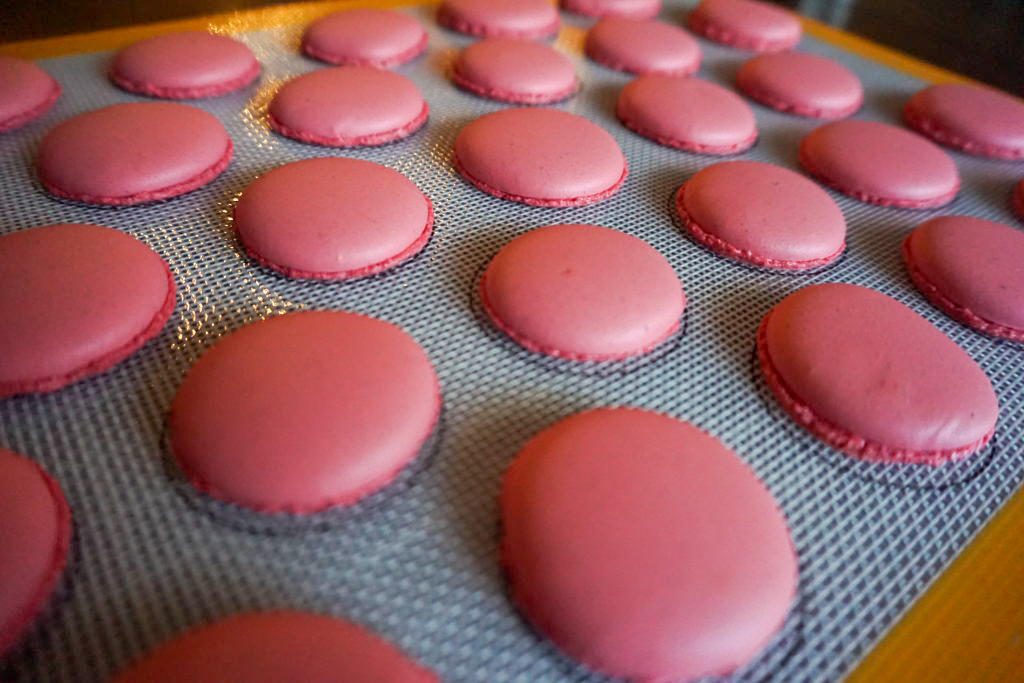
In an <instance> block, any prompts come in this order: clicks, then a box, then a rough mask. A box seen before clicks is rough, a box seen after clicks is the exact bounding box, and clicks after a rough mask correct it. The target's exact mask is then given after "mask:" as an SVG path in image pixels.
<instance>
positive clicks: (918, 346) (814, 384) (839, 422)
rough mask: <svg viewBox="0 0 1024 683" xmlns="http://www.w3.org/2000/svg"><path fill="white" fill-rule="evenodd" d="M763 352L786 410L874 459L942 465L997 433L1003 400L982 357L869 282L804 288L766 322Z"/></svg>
mask: <svg viewBox="0 0 1024 683" xmlns="http://www.w3.org/2000/svg"><path fill="white" fill-rule="evenodd" d="M757 357H758V360H759V362H760V364H761V371H762V372H763V373H764V377H765V380H766V381H767V383H768V386H769V388H770V389H771V391H772V393H774V394H775V397H776V398H777V399H778V401H779V403H780V404H781V405H782V407H783V408H784V409H785V411H786V412H787V413H789V415H790V416H791V417H792V418H793V419H794V420H795V421H796V422H797V423H798V424H800V425H801V426H803V427H804V428H806V429H807V430H808V431H810V432H811V433H812V434H814V435H815V436H817V437H818V438H820V439H821V440H822V441H824V442H825V443H827V444H828V445H830V446H832V447H833V448H837V449H839V450H841V451H844V452H845V453H847V454H849V455H852V456H855V457H858V458H864V459H866V460H876V461H881V462H900V463H914V464H927V465H941V464H942V463H945V462H949V461H952V460H958V459H962V458H965V457H967V456H968V455H970V454H971V453H974V452H975V451H977V450H979V449H980V448H982V447H983V446H985V444H987V443H988V442H989V440H990V439H991V438H992V434H993V431H994V430H995V425H996V419H997V418H998V416H999V404H998V401H997V399H996V394H995V391H993V389H992V384H991V382H989V379H988V377H986V376H985V373H984V371H983V370H982V369H981V368H980V367H978V364H977V363H975V362H974V360H973V359H972V358H971V357H970V356H968V355H967V354H966V353H965V352H964V351H963V349H961V348H960V347H959V346H957V345H956V344H955V343H953V341H952V340H951V339H949V337H947V336H946V335H944V334H942V332H940V331H939V330H938V329H936V328H935V327H933V326H932V325H931V323H929V322H928V321H927V320H925V319H924V318H922V317H921V316H919V315H918V314H917V313H915V312H914V311H913V310H911V309H910V308H908V307H907V306H904V305H903V304H901V303H899V302H898V301H896V300H895V299H891V298H889V297H887V296H886V295H884V294H881V293H879V292H876V291H874V290H872V289H868V288H866V287H858V286H856V285H848V284H841V283H834V282H830V283H826V284H820V285H811V286H809V287H804V288H803V289H801V290H798V291H797V292H795V293H793V294H790V295H789V296H787V297H786V298H785V299H783V300H782V301H781V302H780V303H779V304H778V305H776V306H775V307H774V308H773V309H772V310H771V311H769V312H768V315H766V316H765V318H764V320H763V321H762V322H761V326H760V328H759V330H758V333H757Z"/></svg>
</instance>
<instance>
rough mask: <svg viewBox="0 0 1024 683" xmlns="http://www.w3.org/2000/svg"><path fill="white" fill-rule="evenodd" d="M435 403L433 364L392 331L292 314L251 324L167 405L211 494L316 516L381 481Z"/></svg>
mask: <svg viewBox="0 0 1024 683" xmlns="http://www.w3.org/2000/svg"><path fill="white" fill-rule="evenodd" d="M440 407H441V397H440V388H439V385H438V380H437V375H436V374H435V373H434V369H433V367H432V366H431V364H430V360H429V359H428V358H427V356H426V354H425V353H424V352H423V349H421V348H420V346H419V345H418V344H417V343H416V342H415V341H414V340H413V339H412V337H410V336H409V335H407V334H406V333H405V332H403V331H402V330H401V329H399V328H398V327H396V326H394V325H392V324H390V323H386V322H383V321H381V320H377V319H375V318H370V317H367V316H363V315H357V314H355V313H346V312H338V311H314V312H301V313H291V314H288V315H281V316H275V317H273V318H269V319H267V320H262V321H259V322H256V323H252V324H250V325H247V326H245V327H243V328H241V329H240V330H237V331H235V332H233V333H231V334H229V335H228V336H226V337H224V338H222V339H220V340H219V341H218V342H217V343H216V344H215V345H214V346H213V348H211V349H210V350H209V351H207V352H206V354H205V355H204V356H202V357H201V358H200V359H199V361H198V362H197V363H196V364H195V365H194V366H193V367H192V369H191V370H190V371H189V373H188V375H187V376H186V377H185V381H184V382H182V384H181V387H180V388H179V389H178V393H177V395H176V396H175V398H174V403H173V404H172V406H171V413H170V418H169V429H170V441H171V449H172V452H173V454H174V458H175V459H176V461H177V462H178V464H179V466H180V467H181V469H182V470H183V471H184V473H185V474H186V476H188V478H189V479H190V480H191V481H192V483H193V484H194V485H195V486H196V488H198V489H199V490H200V491H203V492H204V493H206V494H208V495H210V496H212V497H214V498H217V499H219V500H222V501H226V502H228V503H234V504H236V505H241V506H244V507H248V508H250V509H252V510H255V511H259V512H266V513H279V512H290V513H294V514H313V513H316V512H321V511H323V510H326V509H328V508H330V507H335V506H346V505H351V504H353V503H355V502H357V501H359V500H360V499H362V498H364V497H365V496H367V495H369V494H370V493H373V492H375V491H377V490H380V489H381V488H383V487H384V486H386V485H387V484H389V483H390V482H391V481H392V480H393V479H394V478H395V477H396V476H397V475H398V473H399V471H400V470H401V469H402V468H403V467H404V466H405V465H406V464H407V463H409V462H410V461H411V460H413V459H414V458H415V457H416V456H417V455H418V454H419V452H420V449H421V447H422V446H423V444H424V443H425V442H426V440H427V438H428V437H429V436H430V434H431V432H432V431H433V429H434V425H435V423H436V422H437V419H438V414H439V411H440Z"/></svg>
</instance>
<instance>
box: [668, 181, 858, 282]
mask: <svg viewBox="0 0 1024 683" xmlns="http://www.w3.org/2000/svg"><path fill="white" fill-rule="evenodd" d="M675 206H676V212H677V214H678V215H679V218H680V220H681V222H682V223H683V226H684V228H685V229H686V231H687V232H688V233H689V234H690V236H691V237H693V239H695V240H696V241H697V242H699V243H700V244H703V245H704V246H706V247H708V248H709V249H711V250H712V251H714V252H716V253H718V254H721V255H722V256H725V257H727V258H731V259H735V260H737V261H742V262H744V263H750V264H753V265H755V266H760V267H762V268H777V269H780V270H806V269H808V268H819V267H821V266H825V265H827V264H829V263H832V262H833V261H835V260H836V259H837V258H838V257H839V255H840V254H842V253H843V249H845V248H846V221H845V219H844V218H843V212H842V211H840V210H839V206H838V205H837V204H836V203H835V201H833V200H832V197H830V196H829V194H828V193H827V192H825V191H824V190H822V189H821V188H820V187H819V186H818V185H816V184H815V183H813V182H811V181H810V180H808V179H807V178H805V177H804V176H802V175H800V174H799V173H794V172H793V171H790V170H788V169H785V168H782V167H781V166H774V165H772V164H765V163H762V162H759V161H725V162H721V163H718V164H713V165H711V166H707V167H705V168H703V169H701V170H700V171H698V172H697V174H696V175H694V176H693V177H692V178H690V179H689V180H688V181H687V182H686V183H684V184H683V186H682V187H680V188H679V192H678V193H676V201H675Z"/></svg>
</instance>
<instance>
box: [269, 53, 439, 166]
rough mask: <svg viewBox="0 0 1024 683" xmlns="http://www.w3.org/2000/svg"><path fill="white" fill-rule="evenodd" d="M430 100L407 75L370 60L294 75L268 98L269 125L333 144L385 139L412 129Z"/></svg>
mask: <svg viewBox="0 0 1024 683" xmlns="http://www.w3.org/2000/svg"><path fill="white" fill-rule="evenodd" d="M429 112H430V108H429V106H427V103H426V102H425V101H424V99H423V95H422V94H421V93H420V90H419V88H417V87H416V84H415V83H413V82H412V81H411V80H409V79H408V78H406V77H405V76H401V75H399V74H396V73H391V72H390V71H383V70H381V69H376V68H373V67H369V66H338V67H334V68H330V69H320V70H318V71H312V72H310V73H307V74H304V75H302V76H299V77H298V78H294V79H292V80H290V81H288V82H287V83H285V84H284V86H283V87H282V88H281V89H280V90H279V91H278V93H277V95H275V96H274V99H273V100H271V102H270V107H269V119H270V127H271V128H273V129H274V130H276V131H277V132H278V133H281V134H282V135H286V136H288V137H290V138H294V139H296V140H300V141H302V142H309V143H312V144H315V145H326V146H329V147H358V146H363V145H383V144H384V143H387V142H393V141H395V140H401V139H402V138H405V137H408V136H409V135H412V134H413V133H414V132H416V131H417V130H419V129H420V128H422V127H423V124H424V123H426V122H427V116H428V114H429Z"/></svg>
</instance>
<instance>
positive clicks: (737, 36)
mask: <svg viewBox="0 0 1024 683" xmlns="http://www.w3.org/2000/svg"><path fill="white" fill-rule="evenodd" d="M687 25H688V26H689V27H690V30H691V31H693V32H694V33H699V34H700V35H702V36H704V37H705V38H707V39H708V40H713V41H715V42H716V43H721V44H722V45H728V46H730V47H736V48H739V49H741V50H751V51H753V52H778V51H779V50H788V49H789V48H791V47H793V46H794V45H796V44H797V43H799V42H800V36H801V34H802V30H801V28H800V20H799V19H798V18H797V17H796V15H794V14H793V13H791V12H789V11H787V10H785V9H782V8H781V7H778V6H776V5H772V4H769V3H767V2H758V0H701V3H700V4H699V5H697V8H696V9H694V10H693V11H692V12H690V15H689V17H688V18H687Z"/></svg>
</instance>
